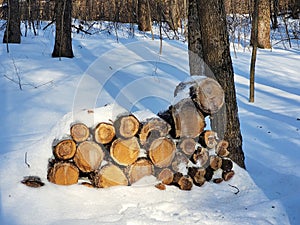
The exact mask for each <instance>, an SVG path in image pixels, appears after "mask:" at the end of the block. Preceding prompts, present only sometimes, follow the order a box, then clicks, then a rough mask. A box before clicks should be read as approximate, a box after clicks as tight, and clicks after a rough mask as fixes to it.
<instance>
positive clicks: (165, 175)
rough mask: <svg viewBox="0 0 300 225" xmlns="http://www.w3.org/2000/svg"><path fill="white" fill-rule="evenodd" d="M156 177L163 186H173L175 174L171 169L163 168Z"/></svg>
mask: <svg viewBox="0 0 300 225" xmlns="http://www.w3.org/2000/svg"><path fill="white" fill-rule="evenodd" d="M156 177H157V179H158V180H159V181H161V182H162V183H163V184H166V185H168V184H171V183H172V181H173V177H174V172H173V171H172V170H171V169H169V168H163V169H162V170H160V171H159V172H158V173H157V175H156Z"/></svg>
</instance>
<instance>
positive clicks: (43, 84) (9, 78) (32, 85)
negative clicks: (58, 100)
mask: <svg viewBox="0 0 300 225" xmlns="http://www.w3.org/2000/svg"><path fill="white" fill-rule="evenodd" d="M3 77H5V78H6V79H8V80H10V81H11V82H13V83H15V84H17V85H19V87H20V86H21V87H23V86H25V85H27V86H31V87H33V88H39V87H42V86H45V85H47V84H53V80H50V81H48V82H45V83H42V84H39V85H34V84H30V83H22V82H21V79H19V77H18V81H16V80H15V79H13V78H11V77H9V76H7V75H5V74H4V75H3ZM20 90H23V89H20Z"/></svg>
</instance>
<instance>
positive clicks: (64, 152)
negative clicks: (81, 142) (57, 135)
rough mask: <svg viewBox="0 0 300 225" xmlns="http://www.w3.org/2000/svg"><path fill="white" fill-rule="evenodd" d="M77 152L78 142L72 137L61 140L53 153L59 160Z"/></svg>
mask: <svg viewBox="0 0 300 225" xmlns="http://www.w3.org/2000/svg"><path fill="white" fill-rule="evenodd" d="M75 152H76V144H75V142H74V141H73V140H71V139H66V140H63V141H60V142H59V143H58V144H57V145H56V146H55V147H54V148H53V155H54V156H55V158H56V159H59V160H68V159H71V158H73V157H74V155H75Z"/></svg>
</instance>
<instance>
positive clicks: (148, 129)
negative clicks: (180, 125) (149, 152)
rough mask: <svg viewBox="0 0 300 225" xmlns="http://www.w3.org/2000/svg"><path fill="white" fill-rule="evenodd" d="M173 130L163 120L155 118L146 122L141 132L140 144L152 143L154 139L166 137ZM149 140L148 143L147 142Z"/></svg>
mask: <svg viewBox="0 0 300 225" xmlns="http://www.w3.org/2000/svg"><path fill="white" fill-rule="evenodd" d="M170 130H171V126H170V125H169V124H168V123H167V122H166V121H164V120H163V119H161V118H153V119H150V120H148V121H146V122H145V123H144V124H143V126H142V129H141V131H140V134H139V135H140V142H141V144H142V145H144V144H146V142H149V143H151V142H152V141H153V140H154V139H157V138H159V137H164V136H166V135H167V134H168V133H169V131H170ZM147 140H148V141H147Z"/></svg>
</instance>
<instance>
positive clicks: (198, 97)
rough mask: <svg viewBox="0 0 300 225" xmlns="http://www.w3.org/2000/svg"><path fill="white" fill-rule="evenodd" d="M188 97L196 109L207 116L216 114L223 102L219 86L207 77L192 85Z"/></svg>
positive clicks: (223, 98)
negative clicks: (195, 105)
mask: <svg viewBox="0 0 300 225" xmlns="http://www.w3.org/2000/svg"><path fill="white" fill-rule="evenodd" d="M190 96H191V98H192V99H193V101H194V102H195V103H196V104H197V105H198V107H199V108H200V109H201V110H202V111H203V112H205V113H207V114H209V115H211V114H214V113H216V112H218V111H219V110H220V109H221V108H222V106H223V105H224V101H225V97H224V91H223V89H222V87H221V85H220V84H219V83H218V82H217V81H216V80H214V79H212V78H208V77H207V78H204V79H199V80H196V81H195V82H194V83H193V85H192V86H191V88H190Z"/></svg>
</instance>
